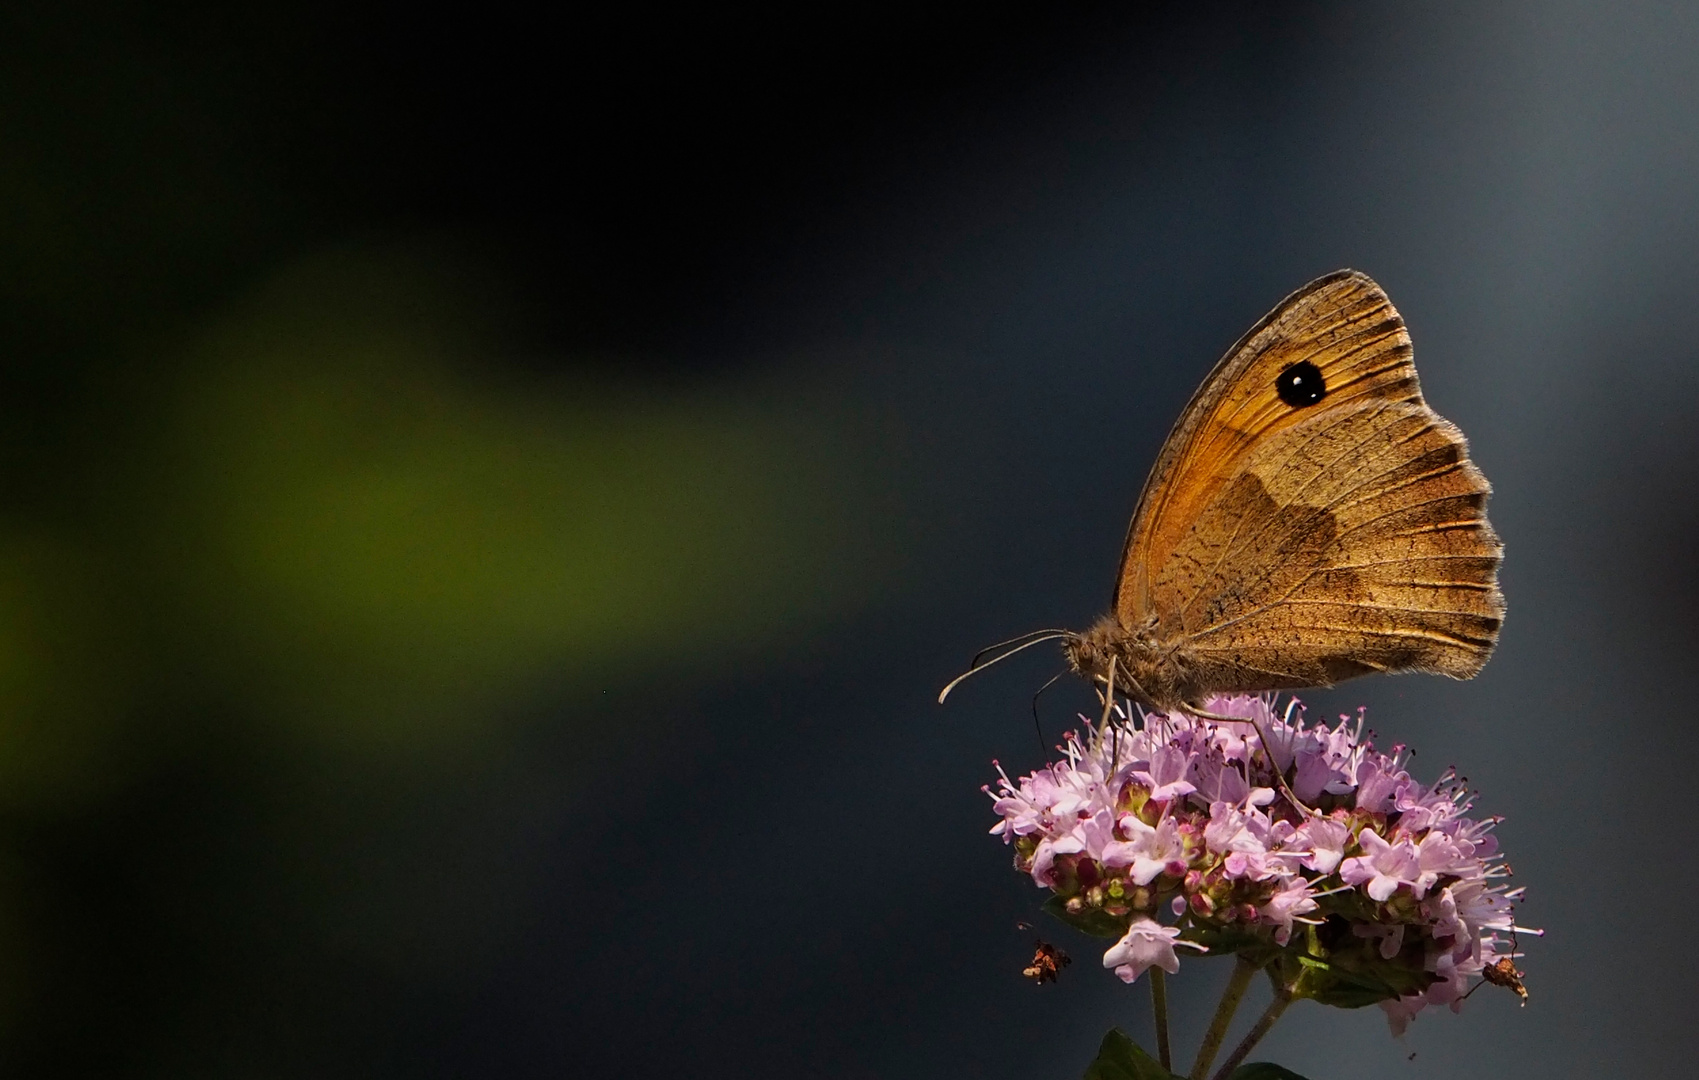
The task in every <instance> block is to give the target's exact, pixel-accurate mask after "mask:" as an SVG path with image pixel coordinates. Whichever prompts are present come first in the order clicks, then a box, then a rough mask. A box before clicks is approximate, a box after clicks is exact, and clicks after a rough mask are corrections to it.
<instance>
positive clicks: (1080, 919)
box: [1044, 896, 1132, 939]
mask: <svg viewBox="0 0 1699 1080" xmlns="http://www.w3.org/2000/svg"><path fill="white" fill-rule="evenodd" d="M1044 910H1045V911H1048V912H1049V913H1050V914H1052V915H1054V916H1056V917H1057V918H1058V919H1061V920H1062V921H1063V922H1065V923H1067V924H1068V925H1069V926H1071V927H1073V928H1074V929H1075V930H1078V931H1080V932H1081V933H1083V934H1090V935H1091V936H1092V937H1099V938H1111V939H1114V938H1120V937H1123V936H1125V935H1126V933H1127V926H1128V924H1129V923H1131V922H1132V917H1131V916H1129V915H1111V914H1109V913H1108V912H1107V911H1104V910H1103V909H1102V908H1086V909H1085V910H1084V911H1081V912H1080V913H1079V914H1077V915H1076V914H1074V913H1073V912H1070V911H1069V910H1068V905H1067V902H1066V901H1064V900H1063V899H1062V898H1061V897H1060V896H1052V897H1051V898H1050V899H1048V900H1046V901H1045V902H1044Z"/></svg>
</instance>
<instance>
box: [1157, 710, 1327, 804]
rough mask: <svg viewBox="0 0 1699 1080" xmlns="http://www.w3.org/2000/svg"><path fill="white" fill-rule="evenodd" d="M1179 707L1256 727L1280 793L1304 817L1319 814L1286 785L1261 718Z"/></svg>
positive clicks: (1209, 717)
mask: <svg viewBox="0 0 1699 1080" xmlns="http://www.w3.org/2000/svg"><path fill="white" fill-rule="evenodd" d="M1181 707H1182V708H1183V709H1185V711H1186V712H1189V713H1191V714H1192V715H1193V716H1196V717H1198V718H1199V719H1202V720H1214V721H1216V722H1217V723H1221V722H1226V723H1230V724H1247V723H1248V724H1250V725H1251V726H1252V727H1254V728H1256V730H1257V741H1258V742H1260V743H1262V752H1263V753H1265V754H1267V755H1268V765H1269V768H1271V769H1273V770H1274V783H1275V785H1276V786H1278V787H1279V788H1280V794H1282V795H1284V796H1286V801H1287V802H1289V803H1291V804H1292V805H1293V806H1295V807H1297V808H1298V812H1299V813H1300V814H1303V815H1304V816H1306V817H1317V816H1320V815H1319V812H1318V811H1316V810H1314V809H1312V808H1310V807H1308V806H1305V805H1304V804H1303V803H1302V802H1299V801H1298V796H1296V795H1294V794H1293V793H1292V789H1291V788H1290V787H1287V786H1286V776H1285V774H1284V773H1282V772H1281V771H1280V766H1279V764H1278V763H1277V762H1276V761H1275V760H1274V749H1273V746H1272V744H1270V743H1269V741H1268V732H1266V731H1264V730H1263V729H1262V721H1261V720H1258V719H1257V718H1256V717H1254V716H1223V715H1222V714H1221V713H1212V712H1210V711H1209V710H1207V709H1196V708H1193V707H1192V706H1190V705H1184V706H1181ZM1245 779H1247V780H1249V779H1250V777H1248V776H1247V777H1246V778H1245Z"/></svg>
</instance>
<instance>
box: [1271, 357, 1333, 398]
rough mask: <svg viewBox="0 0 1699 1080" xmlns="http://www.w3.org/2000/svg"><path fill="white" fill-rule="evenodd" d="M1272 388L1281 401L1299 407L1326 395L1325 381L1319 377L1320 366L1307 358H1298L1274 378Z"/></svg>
mask: <svg viewBox="0 0 1699 1080" xmlns="http://www.w3.org/2000/svg"><path fill="white" fill-rule="evenodd" d="M1274 390H1275V393H1277V394H1279V395H1280V400H1281V401H1284V402H1285V403H1286V404H1288V405H1290V406H1292V407H1293V408H1294V409H1301V408H1303V407H1304V406H1305V405H1314V404H1315V403H1316V402H1318V401H1320V400H1321V399H1322V398H1324V397H1326V396H1327V382H1326V380H1324V379H1323V378H1322V377H1321V369H1320V368H1318V367H1316V366H1315V365H1314V364H1312V363H1310V362H1309V361H1308V360H1300V361H1298V362H1297V363H1296V364H1293V365H1292V366H1291V367H1289V368H1287V369H1286V370H1285V371H1282V372H1281V373H1280V375H1279V376H1278V377H1277V378H1275V380H1274Z"/></svg>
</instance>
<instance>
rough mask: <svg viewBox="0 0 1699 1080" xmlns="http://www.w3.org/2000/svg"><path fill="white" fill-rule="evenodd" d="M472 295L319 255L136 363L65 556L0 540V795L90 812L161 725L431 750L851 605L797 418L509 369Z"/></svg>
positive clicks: (373, 263) (30, 543)
mask: <svg viewBox="0 0 1699 1080" xmlns="http://www.w3.org/2000/svg"><path fill="white" fill-rule="evenodd" d="M498 291H499V290H498V289H496V288H494V287H492V285H491V283H490V282H489V281H488V280H487V279H485V278H481V277H480V276H479V275H477V274H476V273H471V272H468V271H467V270H466V268H465V266H464V265H461V264H459V263H457V262H456V260H455V259H454V258H453V257H452V256H447V255H443V254H441V253H440V252H438V253H434V254H433V253H430V252H428V251H425V250H423V249H403V250H392V251H388V252H382V251H374V250H370V249H367V250H361V249H345V250H340V251H337V252H333V253H330V254H327V255H324V256H321V257H318V258H315V259H313V260H310V261H308V262H306V263H305V264H302V265H299V266H296V267H295V268H293V269H291V270H289V271H287V272H285V273H283V274H281V275H279V276H277V277H276V278H275V279H274V280H272V281H271V282H270V283H268V284H266V285H265V286H263V287H261V288H259V289H258V290H256V291H255V292H254V294H253V295H250V296H247V297H245V298H243V299H241V300H239V301H238V302H235V303H233V304H232V305H230V307H229V309H228V310H226V311H224V312H221V313H220V314H218V316H217V317H216V318H215V319H212V320H210V322H211V325H210V326H209V327H208V328H206V329H203V330H199V331H196V332H194V333H193V334H191V335H188V336H187V339H186V340H185V341H184V343H183V344H181V345H159V346H155V347H154V348H155V349H157V350H158V353H159V355H157V356H154V355H151V354H150V355H149V356H148V358H147V361H146V362H145V363H138V364H137V365H136V369H137V370H146V371H148V372H149V376H148V378H147V379H146V380H145V386H144V387H143V388H141V389H137V390H135V391H134V392H132V393H124V394H122V395H120V396H121V397H122V398H123V400H124V405H123V407H122V408H121V409H120V410H118V411H119V413H120V414H121V415H122V416H123V417H124V419H123V420H122V421H121V422H115V423H114V425H113V427H112V428H111V429H109V430H107V431H106V432H105V437H104V438H103V439H102V440H101V441H100V442H99V443H97V444H94V445H90V446H89V447H87V448H86V450H87V452H88V458H87V465H86V468H85V472H84V474H83V477H84V479H85V480H86V481H87V483H86V486H84V487H83V490H81V491H80V492H79V493H78V499H79V500H80V501H81V502H82V503H83V505H82V507H81V511H80V513H79V514H78V515H76V521H77V522H78V523H79V524H80V526H81V527H82V528H84V529H85V531H84V532H81V533H79V532H77V531H75V530H74V529H67V530H66V531H65V532H64V533H62V534H60V535H54V534H52V533H44V532H42V531H41V530H40V529H39V528H33V529H32V527H31V526H30V524H29V523H27V522H25V523H19V524H17V525H16V526H15V527H13V528H12V529H9V530H6V531H5V532H3V533H0V792H4V795H0V798H5V799H8V800H25V801H33V800H37V799H41V798H44V797H49V798H50V797H54V796H53V793H55V792H57V793H59V794H60V795H63V794H65V793H68V792H75V791H79V790H87V789H89V788H90V786H91V785H93V786H95V787H98V785H99V784H100V783H101V779H102V777H107V776H110V775H111V773H112V770H113V769H114V768H116V769H118V770H119V771H122V770H123V769H125V768H127V767H128V766H130V765H133V764H135V763H136V762H138V761H141V760H145V759H146V756H147V755H146V753H145V751H144V752H141V753H140V754H139V755H138V753H137V751H136V748H135V747H134V746H133V745H132V744H133V742H134V740H135V738H136V737H137V736H138V735H141V736H142V737H143V739H144V741H145V739H146V733H145V732H139V731H138V729H137V728H136V723H137V721H143V722H145V723H147V724H150V725H154V726H155V727H157V726H159V725H161V724H163V725H167V726H169V725H170V723H171V717H170V713H171V712H172V711H173V710H182V711H184V712H187V713H191V714H195V715H201V714H205V713H206V712H208V711H209V709H210V710H211V711H214V712H219V713H222V714H226V715H235V716H240V717H242V718H243V719H244V721H245V722H250V723H260V724H264V725H270V726H276V727H279V728H281V729H283V730H286V731H290V732H296V733H299V734H303V735H305V736H308V737H310V738H312V739H314V740H316V741H320V742H328V743H333V744H344V745H347V746H349V747H353V748H365V749H369V750H376V751H404V752H407V753H414V752H418V751H421V750H424V751H433V750H440V749H442V748H445V747H454V748H457V749H458V750H461V751H464V750H465V749H466V745H467V743H466V739H467V737H468V736H477V735H482V734H491V733H495V732H498V731H499V729H500V724H501V716H502V714H503V710H504V708H505V707H507V706H508V705H510V704H511V703H514V702H516V701H523V700H524V699H525V698H526V697H527V696H528V695H534V694H537V693H539V692H543V691H546V692H548V693H552V694H556V695H560V694H562V693H563V692H564V693H565V694H566V695H568V696H571V695H573V694H578V693H583V692H586V691H593V690H595V689H596V687H597V686H599V685H603V686H605V685H606V684H607V682H608V681H609V680H614V681H619V680H627V679H649V680H655V681H660V682H665V681H668V680H677V679H683V678H695V677H700V676H702V675H705V674H708V673H710V672H711V671H712V670H713V669H714V667H715V666H716V665H720V664H724V663H726V662H727V661H728V660H729V659H731V658H734V657H737V656H747V655H750V654H751V653H752V652H753V651H756V650H762V649H767V648H772V647H775V645H776V644H778V643H779V642H780V641H781V640H782V639H783V638H784V637H785V636H786V634H787V632H788V631H791V630H793V629H795V628H796V627H798V626H805V625H808V624H810V623H813V622H815V621H817V620H819V619H821V618H824V617H829V616H830V615H832V614H834V613H837V612H840V611H842V610H843V609H844V607H845V605H847V604H850V603H852V602H853V598H854V596H855V595H856V594H857V590H858V587H859V586H861V585H863V584H865V583H864V582H862V581H860V580H858V579H859V577H860V571H858V570H856V569H854V568H855V567H856V566H861V567H862V568H863V569H866V566H865V564H862V563H858V562H857V561H856V560H855V558H854V557H853V555H854V552H853V550H852V549H851V546H850V541H851V538H852V537H854V536H856V535H858V532H857V528H856V523H857V521H861V523H862V525H863V526H865V520H864V518H865V515H866V514H867V513H868V510H867V507H866V506H865V505H863V503H864V500H858V499H857V497H856V495H855V491H856V487H855V484H854V481H853V475H852V474H851V472H850V471H849V469H848V467H847V464H846V462H845V460H844V457H843V455H842V453H841V451H839V450H838V449H837V448H835V447H834V445H833V436H831V435H830V434H829V432H830V431H831V430H832V429H833V425H832V424H831V423H829V422H827V418H825V417H823V416H821V415H818V414H809V413H808V410H807V407H806V406H805V405H804V404H803V402H802V400H801V399H800V398H798V397H796V396H795V395H794V393H793V396H792V398H791V399H789V400H786V399H785V394H786V391H785V390H784V389H783V388H781V387H778V386H776V385H769V386H764V387H763V386H758V385H742V386H735V387H731V386H725V385H721V384H713V385H708V384H699V385H696V386H693V387H692V386H688V385H684V386H680V385H669V386H666V387H664V388H657V387H644V386H639V385H632V384H631V383H629V382H627V383H615V382H611V381H608V380H606V379H601V380H598V379H594V378H590V377H587V376H576V377H569V376H560V375H555V376H549V377H545V376H539V375H535V374H526V373H523V371H522V368H521V367H520V366H517V365H504V364H502V363H500V362H499V360H500V357H501V350H502V349H503V348H504V345H503V343H502V341H501V337H502V328H501V325H500V323H501V320H500V319H499V318H492V317H491V315H490V310H491V309H492V308H499V304H495V305H492V304H490V303H488V302H487V299H488V298H489V297H490V296H491V295H493V294H494V293H496V292H498ZM493 361H494V362H493ZM497 373H502V374H497ZM794 390H795V388H792V391H794Z"/></svg>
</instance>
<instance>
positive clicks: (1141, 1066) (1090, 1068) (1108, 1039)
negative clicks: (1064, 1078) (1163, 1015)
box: [1085, 1028, 1237, 1080]
mask: <svg viewBox="0 0 1699 1080" xmlns="http://www.w3.org/2000/svg"><path fill="white" fill-rule="evenodd" d="M1235 1075H1237V1074H1235ZM1085 1080H1180V1078H1179V1077H1177V1076H1175V1075H1174V1074H1173V1073H1171V1072H1169V1071H1168V1070H1167V1069H1164V1068H1163V1067H1162V1063H1161V1062H1159V1061H1157V1060H1156V1059H1155V1058H1153V1057H1151V1056H1150V1055H1149V1054H1147V1053H1145V1052H1144V1051H1143V1050H1141V1049H1140V1048H1139V1044H1138V1043H1136V1042H1134V1041H1133V1040H1131V1039H1129V1038H1127V1035H1126V1033H1125V1032H1123V1031H1122V1030H1121V1029H1120V1028H1110V1029H1109V1034H1107V1035H1105V1036H1103V1045H1102V1046H1099V1047H1098V1048H1097V1057H1096V1058H1095V1059H1094V1060H1093V1061H1092V1063H1091V1064H1090V1065H1087V1066H1086V1067H1085Z"/></svg>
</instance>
